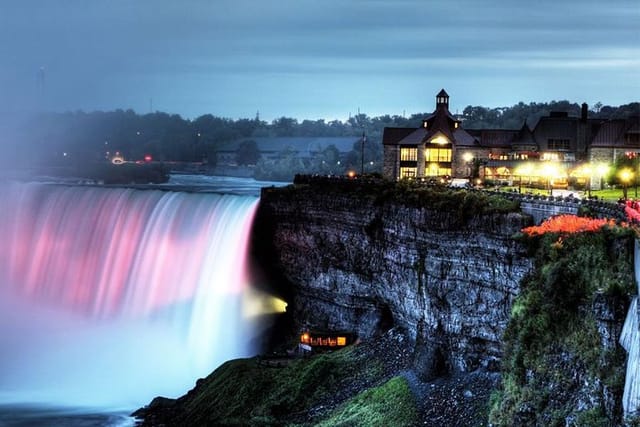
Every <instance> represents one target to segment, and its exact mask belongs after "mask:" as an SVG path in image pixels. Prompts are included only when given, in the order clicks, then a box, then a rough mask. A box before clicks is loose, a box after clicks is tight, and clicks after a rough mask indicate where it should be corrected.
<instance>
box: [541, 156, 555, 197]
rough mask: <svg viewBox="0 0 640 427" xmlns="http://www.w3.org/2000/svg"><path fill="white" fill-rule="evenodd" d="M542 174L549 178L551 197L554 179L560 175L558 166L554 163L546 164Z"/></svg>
mask: <svg viewBox="0 0 640 427" xmlns="http://www.w3.org/2000/svg"><path fill="white" fill-rule="evenodd" d="M542 174H543V175H544V176H546V177H547V184H548V187H549V195H550V196H553V178H555V177H556V176H557V175H558V166H556V165H555V164H553V163H546V164H545V165H544V166H542Z"/></svg>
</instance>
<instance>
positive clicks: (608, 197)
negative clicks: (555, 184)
mask: <svg viewBox="0 0 640 427" xmlns="http://www.w3.org/2000/svg"><path fill="white" fill-rule="evenodd" d="M500 191H505V192H509V191H515V192H517V191H518V187H517V186H514V187H500ZM522 193H531V194H542V195H545V196H548V195H549V190H546V189H544V190H543V189H539V188H526V187H522ZM577 193H578V194H580V197H586V196H587V192H586V191H577ZM553 194H554V195H556V194H559V192H558V190H555V189H554V190H553ZM591 195H592V196H598V199H601V200H605V201H609V202H617V201H618V199H620V198H621V197H622V188H607V189H604V190H591ZM627 197H629V198H631V199H637V198H640V188H638V191H636V188H635V187H630V188H629V189H628V190H627Z"/></svg>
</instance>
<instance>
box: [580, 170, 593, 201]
mask: <svg viewBox="0 0 640 427" xmlns="http://www.w3.org/2000/svg"><path fill="white" fill-rule="evenodd" d="M582 170H583V172H584V175H585V176H586V180H587V182H586V185H587V198H589V199H590V198H591V173H592V171H593V170H592V168H591V165H589V164H586V165H584V168H583V169H582Z"/></svg>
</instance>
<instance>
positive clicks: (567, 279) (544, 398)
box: [490, 227, 633, 426]
mask: <svg viewBox="0 0 640 427" xmlns="http://www.w3.org/2000/svg"><path fill="white" fill-rule="evenodd" d="M631 234H632V232H631V230H630V229H624V228H621V227H603V228H602V229H601V230H600V231H598V232H580V233H574V234H568V233H564V234H559V233H547V234H544V235H541V236H536V237H533V238H528V242H527V243H528V244H529V245H530V248H531V250H532V251H535V260H536V269H535V270H534V271H533V272H532V273H531V274H530V275H529V276H527V277H526V278H525V279H524V280H523V282H522V290H521V294H520V295H519V297H518V298H517V300H516V301H515V303H514V305H513V307H512V310H511V320H510V323H509V326H508V328H507V331H506V333H505V344H504V346H505V347H504V358H503V361H502V371H503V372H502V373H503V379H502V389H501V390H500V391H499V392H498V393H495V394H494V395H493V399H492V400H493V402H492V408H491V414H490V421H491V422H492V423H493V424H494V425H499V426H512V425H548V426H555V425H558V426H560V425H562V426H563V425H565V422H567V421H570V422H571V423H577V424H576V425H590V426H600V425H602V426H604V425H615V424H617V423H619V422H620V419H618V417H619V415H620V413H621V410H620V407H619V406H620V401H621V399H620V398H621V396H622V388H623V386H624V373H625V371H624V368H625V360H626V356H625V353H624V350H622V348H621V347H620V346H619V345H618V344H617V335H616V336H613V337H606V336H601V333H600V329H599V324H600V323H601V322H607V321H609V322H614V323H615V322H618V323H620V324H621V323H622V320H623V319H624V315H625V313H626V305H627V304H628V295H629V294H630V293H632V292H633V271H632V262H631V257H632V253H633V251H632V239H631V237H630V236H631ZM572 425H573V424H572Z"/></svg>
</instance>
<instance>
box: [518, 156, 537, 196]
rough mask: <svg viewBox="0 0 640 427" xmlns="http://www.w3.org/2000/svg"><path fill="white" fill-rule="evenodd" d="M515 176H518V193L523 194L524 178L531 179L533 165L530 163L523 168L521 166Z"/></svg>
mask: <svg viewBox="0 0 640 427" xmlns="http://www.w3.org/2000/svg"><path fill="white" fill-rule="evenodd" d="M515 174H516V175H517V176H518V193H522V177H523V176H526V177H528V178H529V179H530V178H531V175H533V165H531V164H530V163H526V164H524V165H522V166H519V167H518V168H517V169H516V170H515Z"/></svg>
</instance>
